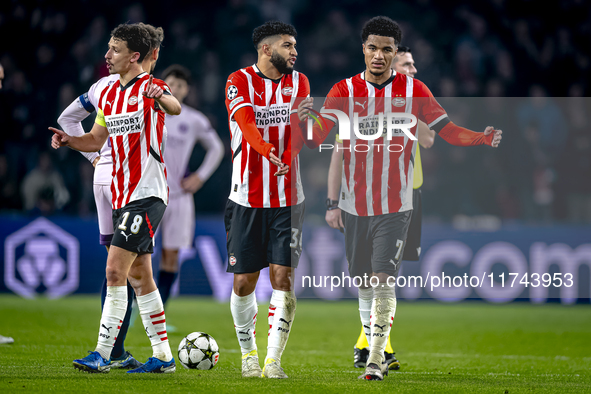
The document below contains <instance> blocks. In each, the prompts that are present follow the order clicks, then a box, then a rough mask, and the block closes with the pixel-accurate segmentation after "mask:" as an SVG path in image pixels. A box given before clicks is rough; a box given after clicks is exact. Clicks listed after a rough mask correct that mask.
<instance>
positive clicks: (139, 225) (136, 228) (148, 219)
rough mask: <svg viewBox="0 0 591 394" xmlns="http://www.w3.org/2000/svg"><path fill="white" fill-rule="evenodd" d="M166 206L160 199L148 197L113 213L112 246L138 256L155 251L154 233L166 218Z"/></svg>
mask: <svg viewBox="0 0 591 394" xmlns="http://www.w3.org/2000/svg"><path fill="white" fill-rule="evenodd" d="M165 210H166V204H164V201H162V200H161V199H160V198H158V197H147V198H142V199H141V200H136V201H132V202H130V203H128V204H127V205H126V206H124V207H123V208H119V209H115V210H114V211H113V230H114V233H113V239H112V240H111V245H114V246H118V247H120V248H122V249H125V250H128V251H130V252H134V253H137V254H146V253H152V252H153V251H154V233H155V232H156V229H157V228H158V225H159V224H160V221H161V220H162V216H164V211H165Z"/></svg>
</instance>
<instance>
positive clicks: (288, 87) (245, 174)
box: [226, 65, 310, 208]
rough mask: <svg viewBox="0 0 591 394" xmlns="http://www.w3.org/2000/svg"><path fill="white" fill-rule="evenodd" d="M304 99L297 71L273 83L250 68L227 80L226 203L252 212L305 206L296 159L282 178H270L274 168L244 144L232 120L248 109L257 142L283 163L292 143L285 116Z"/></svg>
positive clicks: (305, 92) (304, 82)
mask: <svg viewBox="0 0 591 394" xmlns="http://www.w3.org/2000/svg"><path fill="white" fill-rule="evenodd" d="M309 94H310V85H309V83H308V78H307V77H306V76H305V75H304V74H302V73H298V72H297V71H294V72H293V73H292V74H285V75H284V76H283V77H282V78H281V79H280V80H275V81H274V80H271V79H269V78H267V77H265V76H264V75H263V74H262V73H261V72H260V71H259V69H258V68H257V66H256V65H253V66H250V67H247V68H244V69H241V70H238V71H236V72H234V73H233V74H231V75H230V76H229V77H228V81H227V83H226V108H227V110H228V122H229V125H230V133H231V136H232V141H231V148H232V187H231V190H230V197H229V199H230V200H232V201H234V202H235V203H237V204H240V205H242V206H245V207H253V208H278V207H286V206H292V205H296V204H299V203H301V202H302V201H304V192H303V189H302V182H301V178H300V163H299V157H298V156H296V157H295V159H294V160H293V162H292V163H291V166H290V167H291V168H290V170H289V172H288V173H287V174H286V175H284V176H274V175H273V174H275V172H277V166H275V165H273V164H272V163H271V162H269V160H267V159H266V158H265V157H263V156H261V155H260V154H259V153H258V152H257V151H256V150H255V149H254V148H253V147H252V146H251V145H250V144H249V143H248V142H247V141H246V138H244V136H243V133H242V130H240V127H239V125H238V123H237V122H236V121H235V119H234V114H235V113H236V111H238V110H239V109H240V108H243V107H252V109H253V110H254V114H255V120H256V125H257V128H258V130H259V132H260V133H261V136H262V137H263V139H264V140H265V141H266V142H268V143H271V144H273V146H274V147H275V152H274V154H275V155H276V156H277V157H279V158H282V155H283V153H284V152H285V150H286V148H287V146H288V142H289V141H290V138H292V135H291V134H292V133H291V126H290V119H289V118H290V112H291V110H292V108H297V104H298V101H297V98H303V97H307V96H308V95H309ZM298 135H299V134H298Z"/></svg>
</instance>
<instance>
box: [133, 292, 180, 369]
mask: <svg viewBox="0 0 591 394" xmlns="http://www.w3.org/2000/svg"><path fill="white" fill-rule="evenodd" d="M136 299H137V306H138V308H139V310H140V316H141V317H142V323H143V324H144V329H145V330H146V334H148V338H150V343H151V344H152V352H153V355H152V357H155V358H157V359H159V360H161V361H170V360H172V352H171V351H170V344H169V343H168V335H167V334H166V317H165V315H164V305H163V304H162V298H160V292H159V291H158V289H156V290H155V291H153V292H151V293H149V294H146V295H143V296H137V297H136Z"/></svg>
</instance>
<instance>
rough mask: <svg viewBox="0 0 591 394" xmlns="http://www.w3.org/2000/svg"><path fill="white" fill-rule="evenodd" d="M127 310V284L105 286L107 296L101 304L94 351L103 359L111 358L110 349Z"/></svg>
mask: <svg viewBox="0 0 591 394" xmlns="http://www.w3.org/2000/svg"><path fill="white" fill-rule="evenodd" d="M126 311H127V286H107V297H106V298H105V304H104V305H103V313H102V315H101V325H100V327H99V337H98V342H97V344H96V349H95V351H97V352H99V353H100V355H101V356H102V357H103V358H104V359H105V360H109V359H110V358H111V351H112V350H113V346H114V345H115V341H116V340H117V335H119V330H120V329H121V323H122V322H123V318H124V317H125V312H126Z"/></svg>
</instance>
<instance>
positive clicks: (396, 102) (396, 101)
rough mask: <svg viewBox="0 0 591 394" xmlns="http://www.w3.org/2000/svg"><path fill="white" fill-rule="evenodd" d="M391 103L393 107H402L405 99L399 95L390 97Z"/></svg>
mask: <svg viewBox="0 0 591 394" xmlns="http://www.w3.org/2000/svg"><path fill="white" fill-rule="evenodd" d="M392 105H393V106H395V107H404V106H405V105H406V100H405V99H403V98H401V97H396V98H394V99H392Z"/></svg>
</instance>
